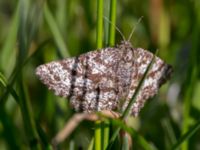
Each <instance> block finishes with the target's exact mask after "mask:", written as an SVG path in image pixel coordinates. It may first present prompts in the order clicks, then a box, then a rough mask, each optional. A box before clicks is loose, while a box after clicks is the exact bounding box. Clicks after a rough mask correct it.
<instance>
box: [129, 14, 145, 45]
mask: <svg viewBox="0 0 200 150" xmlns="http://www.w3.org/2000/svg"><path fill="white" fill-rule="evenodd" d="M142 18H143V16H142V17H140V19H139V20H138V21H137V23H136V24H135V25H134V26H133V29H132V31H131V34H130V35H129V37H128V42H129V41H130V40H131V37H132V36H133V33H134V31H135V29H136V26H137V25H138V24H139V23H140V22H141V21H142Z"/></svg>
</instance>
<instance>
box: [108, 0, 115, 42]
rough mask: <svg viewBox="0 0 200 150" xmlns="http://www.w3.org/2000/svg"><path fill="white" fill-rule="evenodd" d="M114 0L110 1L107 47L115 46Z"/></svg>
mask: <svg viewBox="0 0 200 150" xmlns="http://www.w3.org/2000/svg"><path fill="white" fill-rule="evenodd" d="M116 5H117V2H116V0H111V1H110V16H109V17H110V22H111V23H110V24H109V34H108V36H109V38H108V40H109V41H108V44H109V46H114V45H115V26H116Z"/></svg>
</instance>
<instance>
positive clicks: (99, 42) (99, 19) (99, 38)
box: [96, 0, 103, 48]
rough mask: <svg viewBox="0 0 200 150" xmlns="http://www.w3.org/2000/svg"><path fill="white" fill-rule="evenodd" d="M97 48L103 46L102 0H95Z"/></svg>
mask: <svg viewBox="0 0 200 150" xmlns="http://www.w3.org/2000/svg"><path fill="white" fill-rule="evenodd" d="M96 40H97V42H96V44H97V48H102V46H103V0H97V34H96Z"/></svg>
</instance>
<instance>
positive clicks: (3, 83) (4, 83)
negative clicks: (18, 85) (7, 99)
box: [0, 72, 19, 107]
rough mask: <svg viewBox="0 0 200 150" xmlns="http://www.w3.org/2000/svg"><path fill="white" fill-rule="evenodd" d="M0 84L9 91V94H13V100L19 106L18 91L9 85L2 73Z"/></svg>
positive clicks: (0, 74)
mask: <svg viewBox="0 0 200 150" xmlns="http://www.w3.org/2000/svg"><path fill="white" fill-rule="evenodd" d="M0 84H1V85H2V86H3V87H4V88H5V89H7V91H8V92H9V93H11V95H12V96H13V98H14V99H15V101H16V102H17V103H18V104H19V96H18V95H17V93H16V91H15V90H14V89H13V88H12V87H11V86H9V85H8V84H7V81H6V78H5V76H4V75H3V74H2V73H1V72H0ZM0 106H2V107H3V106H4V105H0Z"/></svg>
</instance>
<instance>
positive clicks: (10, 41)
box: [0, 4, 19, 74]
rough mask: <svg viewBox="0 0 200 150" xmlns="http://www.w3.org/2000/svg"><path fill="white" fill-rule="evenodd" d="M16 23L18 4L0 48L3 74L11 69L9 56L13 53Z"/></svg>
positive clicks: (17, 22)
mask: <svg viewBox="0 0 200 150" xmlns="http://www.w3.org/2000/svg"><path fill="white" fill-rule="evenodd" d="M18 25H19V4H18V5H17V8H16V10H15V14H14V17H13V19H12V23H11V26H10V31H9V32H8V35H7V37H6V40H5V44H4V45H3V48H2V49H1V55H0V68H1V69H2V70H3V71H4V72H5V74H8V72H10V70H11V69H10V68H11V66H10V60H12V59H11V58H12V56H13V54H15V53H13V49H14V47H15V46H16V39H17V31H18ZM8 60H9V61H8ZM12 63H13V62H12Z"/></svg>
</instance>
